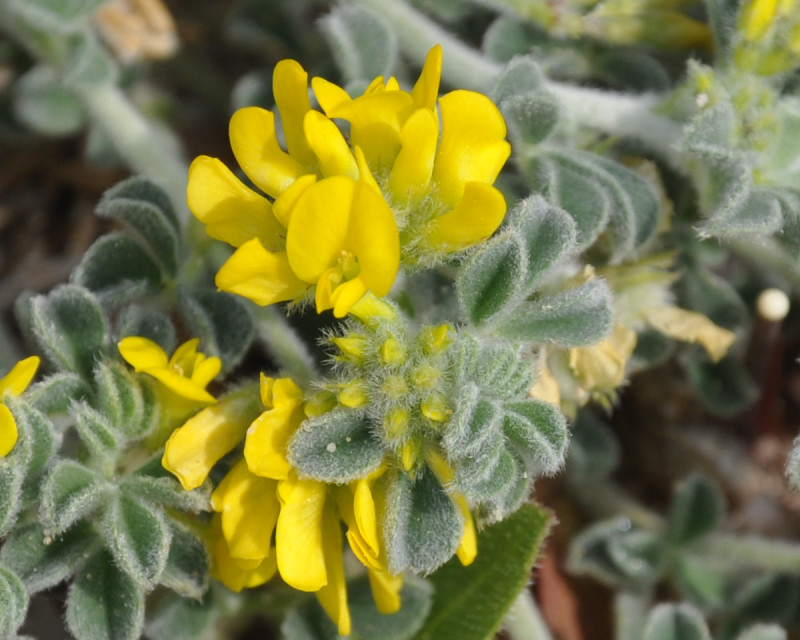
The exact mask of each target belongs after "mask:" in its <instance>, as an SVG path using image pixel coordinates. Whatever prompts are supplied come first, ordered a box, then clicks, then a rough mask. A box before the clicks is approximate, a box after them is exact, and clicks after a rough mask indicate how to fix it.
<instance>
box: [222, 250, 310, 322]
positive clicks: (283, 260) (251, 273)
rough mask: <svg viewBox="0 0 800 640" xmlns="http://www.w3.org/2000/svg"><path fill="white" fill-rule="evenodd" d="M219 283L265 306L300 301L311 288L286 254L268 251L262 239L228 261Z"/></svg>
mask: <svg viewBox="0 0 800 640" xmlns="http://www.w3.org/2000/svg"><path fill="white" fill-rule="evenodd" d="M216 283H217V286H218V287H219V288H220V289H222V290H223V291H229V292H230V293H236V294H238V295H240V296H244V297H245V298H249V299H250V300H252V301H253V302H255V303H256V304H259V305H262V306H264V305H268V304H273V303H275V302H282V301H284V300H297V299H299V298H302V297H303V296H304V295H305V292H306V290H307V289H308V284H307V283H305V282H303V281H302V280H300V279H299V278H298V277H297V276H296V275H295V274H294V272H293V271H292V268H291V267H290V266H289V260H288V258H287V256H286V253H282V252H281V253H272V252H270V251H267V250H266V249H265V248H264V247H263V246H262V245H261V242H259V240H258V238H253V239H252V240H249V241H248V242H245V243H244V244H243V245H242V246H241V247H239V248H238V249H237V250H236V251H235V252H234V253H233V255H232V256H231V257H230V258H228V260H227V262H225V264H223V265H222V267H221V268H220V270H219V271H218V272H217V278H216Z"/></svg>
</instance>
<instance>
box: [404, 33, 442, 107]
mask: <svg viewBox="0 0 800 640" xmlns="http://www.w3.org/2000/svg"><path fill="white" fill-rule="evenodd" d="M441 77H442V46H441V45H439V44H437V45H434V46H433V47H431V49H430V51H428V55H427V56H426V58H425V64H424V65H423V67H422V72H421V73H420V74H419V79H418V80H417V82H416V84H415V85H414V88H413V89H412V90H411V97H412V98H413V100H414V106H415V107H416V108H420V107H425V108H428V109H435V108H436V98H437V97H438V96H439V79H440V78H441Z"/></svg>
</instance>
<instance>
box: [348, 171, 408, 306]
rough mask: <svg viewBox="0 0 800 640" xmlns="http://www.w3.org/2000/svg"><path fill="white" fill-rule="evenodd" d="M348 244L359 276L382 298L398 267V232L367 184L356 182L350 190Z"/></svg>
mask: <svg viewBox="0 0 800 640" xmlns="http://www.w3.org/2000/svg"><path fill="white" fill-rule="evenodd" d="M352 209H353V212H352V216H351V221H350V228H349V229H348V234H347V235H348V246H349V247H351V248H352V251H353V253H354V254H355V255H356V256H358V262H359V264H360V266H361V273H360V277H361V279H362V280H363V281H364V283H365V284H366V285H367V287H368V288H369V290H370V291H372V293H374V294H375V295H376V296H378V297H380V298H382V297H383V296H385V295H386V294H387V293H389V290H390V289H391V288H392V285H393V284H394V279H395V277H396V276H397V270H398V269H399V267H400V236H399V234H398V231H397V224H396V223H395V220H394V214H393V213H392V210H391V209H390V208H389V205H388V204H386V201H385V200H384V199H383V197H381V196H380V195H379V194H378V193H376V192H375V190H374V189H372V188H371V187H370V186H369V185H367V184H365V183H363V182H359V183H358V184H357V185H356V186H355V190H354V192H353V203H352Z"/></svg>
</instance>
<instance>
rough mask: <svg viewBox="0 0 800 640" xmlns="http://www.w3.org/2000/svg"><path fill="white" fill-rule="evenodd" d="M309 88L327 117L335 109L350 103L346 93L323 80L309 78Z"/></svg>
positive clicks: (337, 86)
mask: <svg viewBox="0 0 800 640" xmlns="http://www.w3.org/2000/svg"><path fill="white" fill-rule="evenodd" d="M311 88H312V89H313V90H314V95H315V96H317V102H319V106H320V107H322V110H323V111H324V112H325V113H326V114H327V115H328V116H330V115H331V112H332V111H334V110H335V109H336V108H338V107H340V106H342V105H344V104H347V103H348V102H350V96H349V95H347V91H345V90H344V89H342V88H341V87H340V86H339V85H336V84H333V83H332V82H329V81H328V80H326V79H325V78H320V77H316V78H311Z"/></svg>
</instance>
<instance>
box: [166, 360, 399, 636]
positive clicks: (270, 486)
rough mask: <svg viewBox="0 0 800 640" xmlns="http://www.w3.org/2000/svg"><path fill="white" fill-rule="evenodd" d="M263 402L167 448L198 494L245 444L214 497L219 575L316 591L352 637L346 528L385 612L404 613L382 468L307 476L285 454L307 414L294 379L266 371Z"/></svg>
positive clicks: (242, 401) (226, 412) (178, 435)
mask: <svg viewBox="0 0 800 640" xmlns="http://www.w3.org/2000/svg"><path fill="white" fill-rule="evenodd" d="M260 399H261V405H262V407H263V411H262V412H261V414H260V415H258V416H257V417H256V418H255V419H254V420H252V421H251V420H250V415H251V413H252V405H253V394H252V390H250V389H247V388H245V389H242V390H240V391H239V392H234V393H233V394H230V395H229V396H228V397H226V398H225V399H223V400H222V401H221V402H219V403H218V404H216V405H214V406H211V407H208V408H206V409H204V410H202V411H200V412H199V413H198V414H197V415H195V416H194V417H193V418H191V419H190V420H189V421H187V422H186V424H184V425H183V426H182V427H181V428H179V429H177V430H176V431H175V432H174V433H173V435H172V436H171V437H170V439H169V441H168V442H167V445H166V448H165V452H164V459H163V464H164V467H165V468H166V469H168V470H169V471H171V472H172V473H174V474H175V475H176V476H177V477H178V478H179V479H180V481H181V483H182V484H183V487H184V488H185V489H186V490H191V489H194V488H196V487H199V486H200V485H201V484H202V483H203V482H204V481H205V479H206V477H207V476H208V474H209V472H210V471H211V469H212V467H213V466H214V465H215V464H216V463H217V462H218V461H219V460H220V459H222V457H223V456H225V455H226V454H228V453H229V452H230V451H232V450H233V449H234V448H236V447H237V445H239V444H240V443H241V441H242V440H244V455H243V457H242V458H240V459H239V460H238V461H237V462H236V463H235V464H234V465H233V467H232V468H231V469H230V470H229V471H228V473H227V474H226V475H225V477H224V479H223V480H222V481H221V482H220V483H219V485H218V486H217V487H216V489H215V490H214V493H213V494H212V497H211V500H212V506H213V508H214V511H215V512H216V515H215V517H214V521H213V525H212V527H213V533H212V536H213V538H214V539H213V544H212V556H213V561H214V565H213V570H214V573H215V575H216V576H217V577H218V578H219V579H220V580H221V581H222V582H223V583H224V584H225V585H227V586H228V587H229V588H231V589H233V590H235V591H239V590H241V589H242V588H245V587H255V586H258V585H260V584H263V583H265V582H267V581H268V580H269V579H270V578H272V577H273V575H275V573H276V571H277V572H279V573H280V576H281V578H283V580H284V581H285V582H286V583H287V584H289V585H291V586H292V587H294V588H296V589H299V590H301V591H309V592H314V593H315V594H316V596H317V598H318V599H319V602H320V604H321V605H322V607H323V608H324V609H325V611H326V612H327V613H328V615H330V617H331V618H332V619H333V620H334V621H335V622H336V623H337V626H338V629H339V633H341V634H343V635H347V634H349V633H350V613H349V609H348V606H347V595H346V587H345V571H344V561H343V556H342V537H341V529H340V522H344V524H345V526H346V527H347V540H348V542H349V545H350V548H351V549H352V551H353V553H354V554H355V556H356V557H357V558H358V559H359V560H360V561H361V562H362V563H363V564H364V566H365V567H366V569H367V571H368V574H369V579H370V584H371V586H372V592H373V595H374V597H375V602H376V604H377V606H378V609H379V610H380V611H381V612H382V613H393V612H395V611H397V609H398V608H399V607H400V597H399V591H400V587H401V586H402V577H401V576H396V575H392V574H391V573H390V572H389V571H388V568H387V563H386V557H385V553H384V550H383V542H382V537H381V534H380V521H379V519H380V508H379V505H380V504H381V502H382V500H383V495H382V491H383V489H382V488H381V486H380V483H379V482H378V481H379V479H380V477H381V475H382V474H383V473H384V471H385V466H381V467H379V468H378V469H377V470H376V471H374V472H372V473H370V474H368V475H366V476H365V477H363V478H359V479H357V480H355V481H353V482H351V483H349V484H345V485H334V484H328V483H325V482H320V481H317V480H314V479H310V478H304V477H301V476H300V475H299V474H298V473H297V470H296V469H295V468H294V467H293V466H292V465H291V463H290V461H289V459H288V458H287V453H288V444H289V440H290V438H291V437H292V436H293V435H294V433H295V432H296V431H297V429H298V428H299V427H300V425H301V424H302V422H303V421H304V420H305V418H306V411H307V408H306V406H305V403H304V401H303V394H302V391H301V390H300V388H299V387H298V386H297V384H295V382H294V381H292V380H291V379H289V378H279V379H273V378H268V377H266V376H263V375H262V377H261V384H260ZM273 532H274V542H273Z"/></svg>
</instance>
